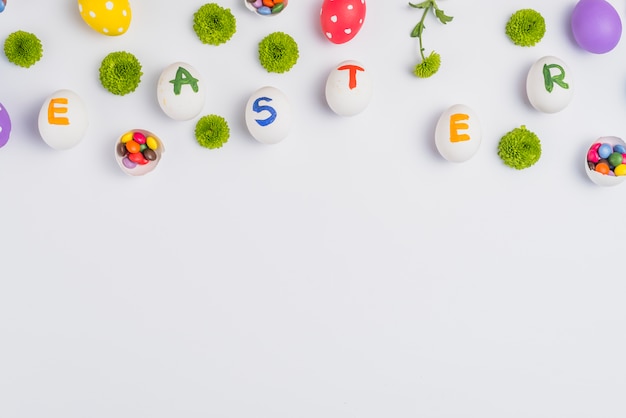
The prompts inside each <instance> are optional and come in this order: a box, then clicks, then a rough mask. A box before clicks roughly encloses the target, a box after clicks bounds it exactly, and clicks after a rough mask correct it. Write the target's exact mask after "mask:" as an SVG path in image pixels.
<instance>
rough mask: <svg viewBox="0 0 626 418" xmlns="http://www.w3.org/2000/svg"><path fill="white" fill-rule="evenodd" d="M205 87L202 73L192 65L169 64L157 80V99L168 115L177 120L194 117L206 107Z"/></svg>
mask: <svg viewBox="0 0 626 418" xmlns="http://www.w3.org/2000/svg"><path fill="white" fill-rule="evenodd" d="M204 97H205V89H204V82H203V81H202V80H201V78H200V73H199V72H198V71H197V70H196V69H195V68H194V67H192V66H191V65H189V64H187V63H184V62H175V63H174V64H171V65H168V66H167V67H166V68H165V69H164V70H163V72H162V73H161V76H160V77H159V81H158V82H157V100H158V102H159V106H161V109H162V110H163V112H165V114H166V115H167V116H169V117H170V118H172V119H175V120H189V119H192V118H194V117H196V116H198V114H200V112H201V111H202V108H203V107H204Z"/></svg>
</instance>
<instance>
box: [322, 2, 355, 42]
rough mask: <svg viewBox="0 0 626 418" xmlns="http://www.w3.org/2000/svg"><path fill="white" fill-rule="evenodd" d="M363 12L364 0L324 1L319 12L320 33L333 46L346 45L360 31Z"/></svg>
mask: <svg viewBox="0 0 626 418" xmlns="http://www.w3.org/2000/svg"><path fill="white" fill-rule="evenodd" d="M365 12H366V6H365V0H324V2H323V3H322V9H321V11H320V24H321V27H322V33H323V34H324V36H325V37H326V39H328V40H329V41H330V42H332V43H334V44H343V43H346V42H348V41H349V40H351V39H352V38H354V37H355V36H356V34H357V33H359V31H360V30H361V27H362V26H363V22H364V21H365Z"/></svg>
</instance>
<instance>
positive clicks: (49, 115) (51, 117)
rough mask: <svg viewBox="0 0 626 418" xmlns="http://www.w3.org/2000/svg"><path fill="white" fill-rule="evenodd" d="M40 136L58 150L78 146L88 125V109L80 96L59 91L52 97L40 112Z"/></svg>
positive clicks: (68, 91) (70, 92)
mask: <svg viewBox="0 0 626 418" xmlns="http://www.w3.org/2000/svg"><path fill="white" fill-rule="evenodd" d="M38 124H39V134H40V135H41V138H42V139H43V140H44V142H45V143H46V144H48V145H49V146H50V147H52V148H54V149H58V150H64V149H69V148H72V147H74V146H76V145H77V144H78V143H79V142H80V141H81V140H82V139H83V136H84V135H85V132H86V130H87V125H88V118H87V109H86V107H85V104H84V103H83V101H82V99H81V98H80V96H78V94H76V93H74V92H73V91H71V90H58V91H56V92H54V93H53V94H52V95H50V96H49V97H48V98H47V99H46V100H45V101H44V103H43V105H42V106H41V110H40V111H39V119H38Z"/></svg>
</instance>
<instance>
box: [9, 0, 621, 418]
mask: <svg viewBox="0 0 626 418" xmlns="http://www.w3.org/2000/svg"><path fill="white" fill-rule="evenodd" d="M218 3H219V4H221V5H223V6H226V7H230V8H231V10H232V12H233V14H234V15H235V17H236V18H237V29H238V30H237V33H236V34H235V35H234V37H233V38H232V39H231V40H230V41H229V42H228V43H226V44H224V45H221V46H218V47H214V46H209V45H204V44H202V43H201V42H200V41H199V40H198V39H197V37H196V35H195V33H194V32H193V29H192V18H193V13H194V12H195V11H196V10H197V9H198V8H199V7H200V6H201V5H202V4H203V2H199V1H191V0H181V1H178V2H172V1H168V2H166V1H164V0H158V1H147V0H144V1H139V0H135V1H133V2H132V9H133V21H132V23H131V27H130V29H129V31H128V32H127V33H126V34H124V35H123V36H121V37H106V36H104V35H101V34H99V33H97V32H95V31H93V30H92V29H90V28H89V27H88V26H87V25H86V24H85V23H84V22H83V21H82V19H81V17H80V15H79V13H78V8H77V4H76V1H74V0H67V1H44V0H30V1H21V2H20V1H16V0H9V3H8V4H7V8H6V10H5V11H4V12H3V13H2V14H0V28H1V29H0V38H2V39H6V37H7V36H8V35H9V34H10V33H11V32H13V31H15V30H25V31H29V32H33V33H35V34H36V35H37V36H38V37H39V38H40V39H41V41H42V43H43V45H44V57H43V59H42V60H41V61H40V62H38V63H37V64H36V65H35V66H33V67H31V68H29V69H24V68H20V67H17V66H15V65H13V64H11V63H10V62H8V60H6V58H5V57H2V59H0V74H1V78H2V82H1V83H0V86H1V87H0V102H1V103H2V104H3V105H4V106H5V107H6V108H7V109H8V111H9V113H10V115H11V119H12V122H13V131H12V134H11V139H10V140H9V143H8V144H7V145H6V146H5V147H3V148H2V149H0V196H1V197H0V216H1V217H2V219H1V221H0V417H2V418H36V417H47V418H52V417H54V418H57V417H58V418H83V417H94V418H99V417H102V418H105V417H106V418H108V417H117V418H126V417H128V418H131V417H132V418H136V417H150V418H161V417H163V418H165V417H168V418H169V417H186V418H195V417H225V418H230V417H242V418H243V417H257V418H265V417H267V418H293V417H298V418H308V417H311V418H314V417H315V418H317V417H322V416H323V417H333V418H334V417H359V418H369V417H394V418H409V417H420V418H421V417H423V418H435V417H437V418H439V417H464V418H470V417H471V418H474V417H475V418H501V417H509V418H517V417H534V418H544V417H545V418H548V417H550V418H554V417H568V418H583V417H585V418H586V417H603V418H617V417H620V418H623V417H624V416H626V400H625V399H626V398H625V397H624V393H626V355H625V354H624V353H626V336H625V334H624V330H625V328H626V303H624V295H625V292H626V279H625V277H624V274H625V273H624V261H623V257H624V241H625V227H624V207H625V206H626V195H625V189H624V187H626V186H624V185H621V186H616V187H613V188H602V187H598V186H596V185H594V184H593V183H592V182H591V181H590V180H589V179H588V178H587V177H586V175H585V172H584V157H585V153H586V150H587V148H588V146H589V145H590V144H591V143H592V142H593V141H595V140H596V138H598V137H601V136H607V135H615V136H619V137H624V136H626V122H625V120H626V119H625V118H624V115H625V112H626V97H625V96H626V95H625V87H626V86H625V85H626V64H625V63H624V59H623V55H624V53H625V52H626V49H625V48H626V45H625V44H624V42H621V43H620V44H619V45H618V47H617V48H616V49H614V50H613V51H612V52H610V53H608V54H604V55H593V54H590V53H587V52H585V51H583V50H582V49H580V48H579V47H578V46H577V45H576V44H575V42H574V40H573V37H572V35H571V31H570V29H569V19H570V15H571V11H572V9H573V7H574V4H575V1H569V0H568V1H564V0H559V1H544V0H527V1H506V2H504V1H488V0H474V1H471V2H470V1H459V0H445V1H441V2H440V3H439V5H440V7H441V8H442V9H444V10H445V12H446V13H447V14H449V15H452V16H454V20H453V22H451V23H450V24H448V25H446V26H444V25H442V24H440V23H439V22H438V21H437V20H436V19H435V18H434V16H429V17H428V19H427V21H426V25H427V27H426V30H425V32H424V42H425V47H426V50H427V51H431V50H433V49H435V50H436V51H437V52H439V53H440V54H441V56H442V60H443V62H442V67H441V70H440V72H439V73H437V74H436V75H435V76H434V77H432V78H431V79H427V80H421V79H417V78H415V77H414V76H413V75H412V73H411V70H412V67H413V66H414V65H415V64H416V63H417V62H418V55H417V41H416V39H413V38H410V36H409V33H410V32H411V29H412V28H413V26H414V25H415V24H416V23H417V21H418V20H419V18H420V17H421V11H418V10H415V9H412V8H410V7H409V6H408V5H407V3H406V2H405V1H399V0H397V1H396V0H394V1H385V0H369V2H368V5H367V6H368V14H367V18H366V21H365V24H364V26H363V29H362V31H361V32H360V33H359V34H358V35H357V36H356V37H355V38H354V39H353V40H352V41H351V42H349V43H346V44H343V45H334V44H331V43H330V42H328V41H327V40H326V39H324V37H323V36H322V34H321V31H320V29H319V18H318V16H319V9H320V5H321V1H317V0H316V1H312V0H302V1H297V0H291V3H290V4H289V6H288V8H287V9H286V10H285V11H284V12H283V13H282V14H281V15H279V16H277V17H275V18H272V19H269V18H261V17H258V16H255V15H254V14H252V13H251V12H249V11H248V10H247V9H246V8H245V5H244V1H243V0H241V1H235V0H229V1H226V0H221V1H219V2H218ZM613 5H614V6H615V7H616V9H617V10H618V12H619V14H620V16H622V17H623V16H624V12H625V11H626V2H624V1H623V0H615V1H613ZM529 7H532V8H535V9H537V10H538V11H540V12H541V13H542V14H543V16H544V17H545V19H546V24H547V33H546V35H545V37H544V39H543V40H542V41H541V43H539V44H538V45H537V46H535V47H532V48H522V47H518V46H515V45H513V44H512V43H511V41H509V39H508V38H507V37H506V35H505V34H504V26H505V24H506V22H507V20H508V18H509V16H510V15H511V14H512V13H513V12H515V11H516V10H518V9H521V8H529ZM277 30H280V31H284V32H287V33H289V34H290V35H292V36H293V37H294V39H296V41H297V42H298V43H299V46H300V59H299V61H298V63H297V64H296V66H295V67H294V68H293V69H292V70H291V71H290V72H288V73H286V74H268V73H267V72H266V71H265V70H264V69H263V68H262V67H261V66H260V64H259V62H258V58H257V53H256V50H257V45H258V42H259V41H260V40H261V39H262V38H263V37H264V36H265V35H267V34H269V33H270V32H273V31H277ZM622 41H623V40H622ZM119 50H125V51H128V52H131V53H133V54H135V55H136V56H137V58H138V59H139V60H140V61H141V63H142V64H143V71H144V76H143V78H142V82H141V85H140V86H139V88H138V89H137V91H135V92H134V93H132V94H130V95H127V96H114V95H112V94H110V93H109V92H107V91H106V90H104V89H103V88H102V86H101V85H100V84H99V80H98V68H99V66H100V62H101V60H102V58H104V56H106V55H107V54H108V53H109V52H113V51H119ZM544 55H555V56H557V57H559V58H560V59H562V60H563V61H564V62H566V63H567V64H568V65H569V67H570V71H571V78H570V82H571V83H572V85H573V88H574V89H575V90H574V94H575V96H574V99H573V101H572V102H571V104H570V105H569V106H568V107H567V108H566V109H565V110H564V111H562V112H560V113H557V114H550V115H548V114H542V113H540V112H538V111H536V110H534V109H533V108H532V107H531V106H530V104H529V103H528V100H527V98H526V93H525V78H526V73H527V71H528V69H529V68H530V66H531V65H532V63H533V62H535V61H536V60H537V59H539V58H541V57H542V56H544ZM347 59H353V60H357V61H360V62H361V63H362V64H363V65H364V66H365V67H366V68H367V69H368V71H370V73H371V75H372V77H373V79H374V87H375V92H374V97H373V99H372V102H371V104H370V106H369V107H368V108H367V109H366V110H365V111H364V112H363V113H361V114H360V115H357V116H354V117H350V118H344V117H339V116H337V115H335V114H334V113H332V111H330V109H329V108H328V106H327V105H326V102H325V99H324V85H325V80H326V77H327V75H328V72H329V71H330V69H332V68H333V66H335V65H336V64H338V63H340V62H341V61H344V60H347ZM177 61H185V62H187V63H189V64H191V65H192V66H194V67H195V68H196V69H198V70H199V71H200V73H201V75H202V77H203V81H204V82H205V86H206V89H207V101H206V104H205V107H204V109H203V113H202V114H211V113H214V114H219V115H221V116H223V117H225V118H226V119H227V120H228V122H229V124H230V127H231V137H230V140H229V141H228V143H227V144H226V145H225V146H224V147H223V148H221V149H217V150H208V149H205V148H202V147H200V146H199V145H198V144H197V143H196V142H195V139H194V135H193V130H194V127H195V122H196V120H197V118H196V119H194V120H191V121H187V122H177V121H174V120H172V119H170V118H168V117H167V116H166V115H165V114H164V113H163V112H162V111H161V109H160V108H159V106H158V104H157V101H156V82H157V80H158V77H159V75H160V73H161V71H162V70H163V69H164V68H165V67H166V66H167V65H169V64H171V63H173V62H177ZM264 85H272V86H275V87H278V88H279V89H281V90H282V91H283V92H285V94H287V96H288V97H289V98H290V100H291V102H292V104H293V110H294V112H295V121H294V126H293V129H292V130H291V132H290V135H289V137H288V138H287V139H285V140H284V141H283V142H281V143H280V144H277V145H273V146H267V145H262V144H260V143H257V142H256V141H255V140H254V139H252V137H251V136H250V135H249V134H248V132H247V130H246V127H245V123H244V118H243V111H244V106H245V103H246V101H247V99H248V97H249V96H250V95H251V94H252V92H254V91H255V90H256V89H257V88H259V87H261V86H264ZM59 89H70V90H73V91H75V92H76V93H77V94H79V95H80V96H81V97H82V98H83V100H84V101H85V103H86V106H87V108H88V112H89V128H88V130H87V134H86V136H85V138H84V140H83V141H82V142H81V143H80V144H79V145H78V146H77V147H75V148H73V149H71V150H67V151H55V150H53V149H51V148H49V147H48V146H47V145H46V144H45V143H44V142H43V141H42V140H41V137H40V136H39V133H38V130H37V122H36V121H37V115H38V112H39V109H40V107H41V106H42V105H43V102H44V100H45V98H46V97H47V96H49V95H50V94H51V93H52V92H54V91H56V90H59ZM455 103H463V104H466V105H468V106H470V107H471V108H472V109H474V111H475V112H476V113H477V115H478V116H479V118H480V120H481V122H482V127H483V143H482V145H481V148H480V150H479V152H478V153H477V154H476V155H475V156H474V158H473V159H471V160H470V161H468V162H466V163H461V164H454V163H449V162H447V161H445V160H444V159H443V158H441V156H440V155H439V154H438V153H437V151H436V148H435V146H434V129H435V124H436V121H437V119H438V118H439V116H440V115H441V113H442V112H443V111H444V110H445V109H447V108H448V107H449V106H451V105H453V104H455ZM520 125H526V126H527V127H528V128H529V129H530V130H532V131H534V132H535V133H537V135H538V136H539V137H540V138H541V141H542V145H543V155H542V158H541V160H540V161H539V162H538V163H537V164H536V165H535V166H533V167H531V168H529V169H527V170H523V171H516V170H513V169H510V168H508V167H506V166H504V165H503V164H502V162H501V161H500V159H499V158H498V156H497V143H498V141H499V139H500V137H501V136H502V135H504V134H505V133H506V132H508V131H510V130H511V129H513V128H515V127H517V126H520ZM133 128H142V129H148V130H151V131H153V132H155V133H156V134H157V135H159V136H160V137H161V139H162V140H163V141H164V142H165V145H166V149H167V152H166V153H165V155H164V158H163V160H162V162H161V164H160V165H159V167H158V168H157V169H156V170H155V171H154V172H152V173H150V174H148V175H146V176H144V177H141V178H132V177H128V176H126V175H125V174H123V173H122V172H121V171H120V169H119V168H118V166H117V164H116V162H115V161H114V158H113V146H114V143H115V141H116V140H117V138H118V136H119V135H121V134H122V133H124V132H125V131H127V130H129V129H133Z"/></svg>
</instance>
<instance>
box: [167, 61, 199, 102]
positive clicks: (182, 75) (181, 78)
mask: <svg viewBox="0 0 626 418" xmlns="http://www.w3.org/2000/svg"><path fill="white" fill-rule="evenodd" d="M170 83H172V84H173V85H174V94H175V95H177V96H178V95H179V94H180V90H181V88H182V85H183V84H189V85H190V86H191V88H192V90H193V92H194V93H197V92H198V79H197V78H193V77H192V75H191V74H190V73H189V71H187V70H186V69H184V68H183V67H178V70H176V78H175V79H173V80H170Z"/></svg>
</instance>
